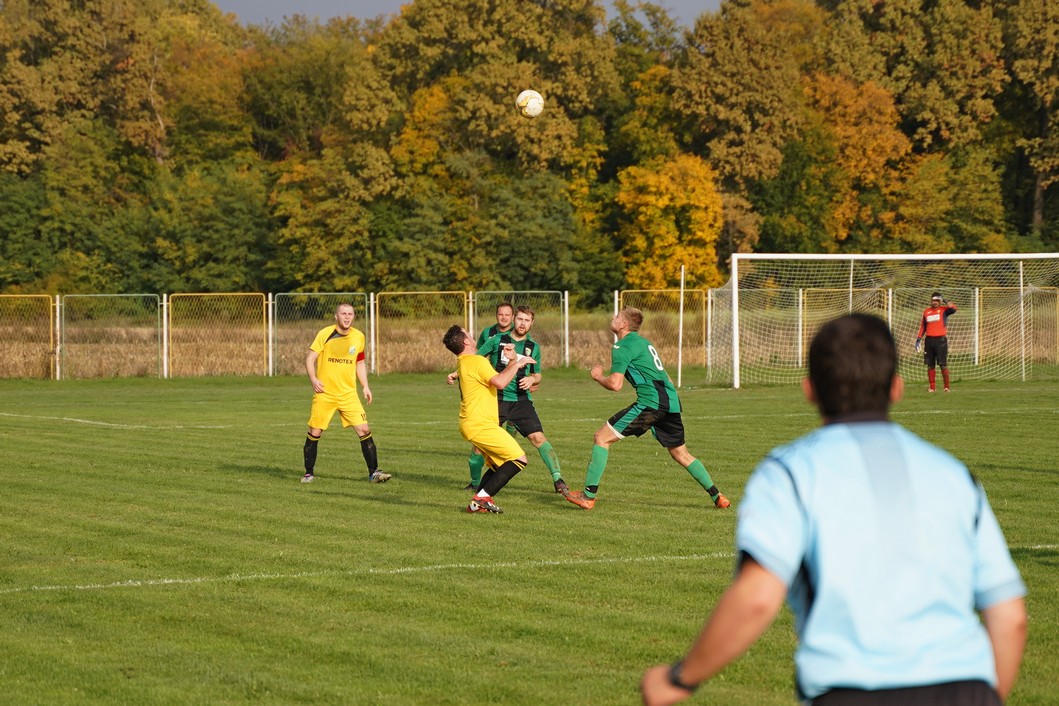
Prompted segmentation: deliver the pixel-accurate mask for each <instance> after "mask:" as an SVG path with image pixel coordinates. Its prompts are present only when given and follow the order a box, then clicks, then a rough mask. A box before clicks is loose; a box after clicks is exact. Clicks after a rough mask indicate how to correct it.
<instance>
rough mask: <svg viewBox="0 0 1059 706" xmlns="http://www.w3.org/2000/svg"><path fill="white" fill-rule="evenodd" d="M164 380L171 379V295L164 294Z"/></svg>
mask: <svg viewBox="0 0 1059 706" xmlns="http://www.w3.org/2000/svg"><path fill="white" fill-rule="evenodd" d="M162 379H163V380H168V379H169V295H168V294H165V293H163V294H162Z"/></svg>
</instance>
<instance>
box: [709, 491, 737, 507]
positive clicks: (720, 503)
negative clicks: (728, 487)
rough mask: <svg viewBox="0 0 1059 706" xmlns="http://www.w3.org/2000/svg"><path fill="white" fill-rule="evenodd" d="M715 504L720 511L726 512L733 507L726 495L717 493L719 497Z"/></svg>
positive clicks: (714, 501)
mask: <svg viewBox="0 0 1059 706" xmlns="http://www.w3.org/2000/svg"><path fill="white" fill-rule="evenodd" d="M713 504H714V505H715V506H716V507H717V509H718V510H724V509H725V508H729V507H731V506H732V503H730V502H728V498H726V497H724V493H717V497H716V498H714V500H713Z"/></svg>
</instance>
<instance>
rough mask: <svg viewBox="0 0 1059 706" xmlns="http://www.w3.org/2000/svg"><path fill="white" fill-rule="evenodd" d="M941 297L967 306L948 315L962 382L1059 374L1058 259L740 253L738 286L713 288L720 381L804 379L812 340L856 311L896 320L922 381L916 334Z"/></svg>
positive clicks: (910, 364)
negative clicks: (933, 297)
mask: <svg viewBox="0 0 1059 706" xmlns="http://www.w3.org/2000/svg"><path fill="white" fill-rule="evenodd" d="M933 292H940V293H941V294H942V296H943V297H944V298H945V299H947V300H948V301H950V302H952V303H953V304H954V305H955V306H956V307H957V312H956V313H955V314H953V315H952V316H951V317H949V319H948V336H949V369H950V371H951V372H952V374H953V379H954V380H956V381H959V380H1028V379H1034V378H1038V379H1039V378H1043V377H1049V378H1054V377H1056V376H1059V254H1025V255H816V256H813V255H768V254H757V253H755V254H737V255H733V256H732V276H731V279H730V280H729V281H728V283H727V284H725V285H724V286H723V287H721V288H719V289H717V290H714V291H712V292H711V297H710V299H711V301H710V305H709V322H708V325H709V335H708V341H709V343H708V353H709V355H708V357H709V359H710V367H709V376H710V382H713V383H720V384H731V385H732V386H733V387H740V386H742V385H746V384H770V383H771V384H777V383H791V382H796V381H799V380H800V379H801V378H802V377H803V376H804V374H805V365H806V358H807V355H808V349H809V342H810V341H811V340H812V337H813V335H814V334H815V333H816V331H817V330H818V329H819V328H820V327H821V326H822V325H823V324H824V323H826V322H827V321H829V320H831V319H833V318H835V317H836V316H840V315H843V314H847V313H869V314H875V315H876V316H879V317H880V318H882V319H885V320H886V321H887V322H888V323H889V324H890V330H891V331H892V332H893V335H894V339H895V341H896V342H897V349H898V356H899V361H898V368H899V372H901V374H902V375H905V376H906V377H907V378H909V379H912V380H915V379H917V376H920V375H922V370H923V357H922V354H920V353H916V352H915V350H914V345H915V339H916V334H917V332H918V330H919V324H920V321H921V319H922V315H923V310H924V309H926V308H927V307H928V306H930V297H931V294H932V293H933ZM924 377H925V376H924Z"/></svg>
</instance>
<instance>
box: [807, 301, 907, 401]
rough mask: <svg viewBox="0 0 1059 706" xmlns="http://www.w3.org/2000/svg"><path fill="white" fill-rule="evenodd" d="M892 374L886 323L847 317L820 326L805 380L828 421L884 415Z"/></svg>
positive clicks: (894, 352) (891, 348) (892, 356)
mask: <svg viewBox="0 0 1059 706" xmlns="http://www.w3.org/2000/svg"><path fill="white" fill-rule="evenodd" d="M896 372H897V347H896V346H895V345H894V339H893V336H892V335H891V334H890V329H889V328H888V327H887V325H886V322H885V321H883V320H882V319H880V318H878V317H875V316H870V315H868V314H850V315H848V316H842V317H840V318H837V319H835V320H834V321H831V322H829V323H827V324H825V325H824V326H823V327H822V328H821V329H820V330H819V331H818V332H817V334H816V336H814V337H813V342H812V343H811V344H810V345H809V380H810V381H812V383H813V389H814V391H815V392H816V401H817V405H819V407H820V413H821V414H822V415H823V416H824V417H827V418H834V417H843V416H847V415H851V414H859V413H878V414H885V413H886V411H887V410H888V409H889V408H890V385H891V384H892V382H893V377H894V374H895V373H896Z"/></svg>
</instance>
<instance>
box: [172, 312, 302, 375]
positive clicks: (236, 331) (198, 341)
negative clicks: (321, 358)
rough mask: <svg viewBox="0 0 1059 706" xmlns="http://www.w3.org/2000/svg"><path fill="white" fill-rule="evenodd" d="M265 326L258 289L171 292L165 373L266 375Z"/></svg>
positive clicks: (264, 313) (266, 327)
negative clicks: (240, 292) (217, 291)
mask: <svg viewBox="0 0 1059 706" xmlns="http://www.w3.org/2000/svg"><path fill="white" fill-rule="evenodd" d="M267 330H268V311H267V307H266V303H265V295H264V294H173V295H171V296H170V297H169V346H168V347H169V372H170V374H171V375H173V376H175V377H180V376H204V375H268V336H267ZM306 345H308V344H306Z"/></svg>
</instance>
